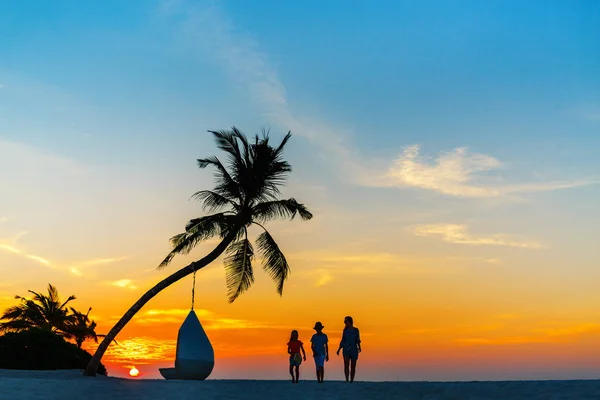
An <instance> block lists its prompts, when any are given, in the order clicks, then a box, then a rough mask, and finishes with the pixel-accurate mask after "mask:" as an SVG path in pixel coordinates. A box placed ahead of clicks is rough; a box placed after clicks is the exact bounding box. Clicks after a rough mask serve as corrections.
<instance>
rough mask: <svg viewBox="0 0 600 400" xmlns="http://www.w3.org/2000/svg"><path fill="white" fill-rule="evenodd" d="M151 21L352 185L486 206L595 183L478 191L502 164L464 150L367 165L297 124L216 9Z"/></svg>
mask: <svg viewBox="0 0 600 400" xmlns="http://www.w3.org/2000/svg"><path fill="white" fill-rule="evenodd" d="M159 13H161V14H162V15H163V17H166V18H172V17H175V16H183V20H184V21H185V22H184V23H183V27H184V35H185V37H184V39H185V41H186V42H187V43H188V44H189V45H190V46H191V47H193V48H194V50H195V49H196V48H197V47H198V46H200V48H201V49H202V50H204V51H205V52H206V54H208V55H209V56H210V57H212V58H213V59H214V61H215V62H217V63H218V64H219V66H220V67H222V68H224V69H225V70H226V71H227V72H228V73H229V76H230V77H231V79H232V80H233V81H234V82H235V83H237V84H240V85H242V86H243V87H245V88H246V89H247V91H248V93H249V95H250V96H251V98H252V99H253V101H254V102H255V104H256V105H257V106H258V107H259V108H260V109H262V110H263V111H264V113H265V114H266V116H267V117H268V118H269V120H270V121H273V123H274V124H275V125H277V126H279V127H280V128H283V129H286V130H287V129H290V130H291V131H292V132H294V133H296V134H298V135H300V136H302V137H304V138H306V139H308V140H309V141H311V142H313V143H314V144H315V145H317V146H318V148H319V150H320V151H322V152H324V153H326V155H327V157H326V158H327V159H334V160H335V162H336V163H337V164H339V165H337V167H338V169H339V170H340V171H343V173H344V177H345V178H348V179H349V180H351V181H353V182H354V183H356V184H359V185H362V186H369V187H400V188H404V187H416V188H421V189H427V190H433V191H436V192H438V193H441V194H444V195H449V196H456V197H463V198H494V197H507V196H509V195H511V194H513V195H514V194H518V193H531V192H540V191H551V190H557V189H567V188H574V187H579V186H585V185H590V184H595V183H598V181H597V180H589V179H582V180H569V181H564V182H541V183H526V184H522V185H512V186H510V185H509V186H497V185H493V184H490V183H489V182H488V183H485V181H486V180H487V179H488V177H485V176H482V175H479V173H481V172H488V171H492V170H497V169H499V168H500V167H502V163H501V162H500V161H499V160H497V159H496V158H494V157H491V156H488V155H484V154H469V153H468V152H467V149H466V148H464V147H460V148H456V149H453V150H451V151H449V152H446V153H444V154H442V155H441V156H440V157H439V158H438V159H437V160H435V161H434V162H433V163H429V162H428V161H427V160H425V159H423V158H421V157H420V155H419V146H418V145H412V146H408V147H405V148H404V150H403V152H402V154H401V155H400V157H398V158H397V159H396V160H393V161H391V162H390V163H385V162H382V161H381V160H378V159H367V157H365V156H364V155H363V154H360V153H359V152H358V150H356V149H354V148H352V146H350V145H348V140H347V138H345V136H344V135H342V134H340V133H339V130H337V129H334V128H330V127H328V126H327V124H326V123H324V122H322V121H318V122H314V121H307V120H306V119H303V120H301V119H300V118H298V117H297V116H296V115H294V113H293V111H292V110H291V109H290V107H289V105H288V102H287V94H286V88H285V85H284V84H283V82H282V81H281V79H280V78H279V74H278V72H277V70H276V69H275V68H274V67H273V65H272V62H271V61H270V58H269V56H268V55H267V54H266V53H265V52H264V51H262V50H261V48H260V45H259V43H258V42H257V41H256V40H255V39H254V38H253V37H252V35H250V34H248V33H245V32H242V31H241V30H240V29H239V27H237V26H236V25H235V24H234V22H233V21H231V19H230V18H228V16H227V15H226V14H225V13H224V12H223V10H222V9H220V8H219V7H218V6H217V5H215V4H214V3H211V5H209V6H206V5H199V4H197V3H193V4H192V3H190V2H186V1H184V0H165V1H163V2H162V3H161V5H160V6H159ZM178 21H179V19H178ZM178 42H181V41H178ZM360 160H364V161H360ZM390 164H391V165H390Z"/></svg>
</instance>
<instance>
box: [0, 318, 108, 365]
mask: <svg viewBox="0 0 600 400" xmlns="http://www.w3.org/2000/svg"><path fill="white" fill-rule="evenodd" d="M91 358H92V355H91V354H90V353H88V352H87V351H85V350H83V349H81V348H79V347H77V346H76V345H75V344H73V343H69V342H67V341H66V340H65V339H64V337H62V336H60V335H58V334H57V333H55V332H52V331H50V330H47V329H40V328H28V329H25V330H21V331H18V332H8V333H5V334H4V335H2V336H0V369H28V370H56V369H84V368H85V367H86V365H87V364H88V362H89V361H90V359H91ZM98 367H99V368H98V373H99V374H101V375H107V371H106V368H105V367H104V365H102V364H100V365H99V366H98Z"/></svg>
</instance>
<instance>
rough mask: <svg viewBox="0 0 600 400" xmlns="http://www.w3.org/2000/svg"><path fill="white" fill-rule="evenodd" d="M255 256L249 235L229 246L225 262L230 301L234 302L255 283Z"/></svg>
mask: <svg viewBox="0 0 600 400" xmlns="http://www.w3.org/2000/svg"><path fill="white" fill-rule="evenodd" d="M253 258H254V250H253V248H252V244H251V243H250V241H249V240H248V238H247V237H246V238H244V239H241V240H238V241H236V242H233V243H232V244H231V245H229V247H228V248H227V250H226V253H225V259H224V264H225V281H226V284H227V296H228V297H229V302H230V303H233V302H234V301H235V299H237V298H238V296H239V295H240V294H242V293H244V292H245V291H246V290H248V289H249V288H250V286H252V283H254V273H253V271H252V259H253Z"/></svg>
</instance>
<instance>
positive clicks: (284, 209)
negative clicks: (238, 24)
mask: <svg viewBox="0 0 600 400" xmlns="http://www.w3.org/2000/svg"><path fill="white" fill-rule="evenodd" d="M209 132H210V133H211V134H212V135H213V137H214V139H215V141H216V143H217V147H218V148H219V149H220V150H223V151H224V152H225V153H226V156H227V162H226V163H227V167H225V165H224V164H223V163H222V162H221V161H220V160H219V159H218V158H217V157H214V156H213V157H208V158H202V159H199V160H198V167H200V168H201V169H203V168H206V167H208V166H211V167H213V168H215V180H216V182H215V183H216V186H215V188H214V189H213V190H201V191H199V192H197V193H195V194H194V195H193V196H192V197H193V198H194V199H196V200H198V201H200V202H201V204H202V206H203V208H204V210H205V211H206V212H209V213H210V212H213V213H214V214H211V215H208V216H204V217H200V218H196V219H193V220H191V221H189V223H188V224H187V225H186V227H185V232H183V233H180V234H178V235H175V236H173V237H172V238H171V244H172V246H173V249H172V250H171V252H170V253H169V254H168V255H167V256H166V258H165V259H164V260H163V261H162V263H161V264H160V265H159V266H158V268H159V269H161V268H164V267H166V266H167V265H168V264H169V263H170V262H171V260H172V259H173V257H175V256H176V255H178V254H188V253H189V252H190V251H191V250H192V249H193V248H194V247H195V246H196V245H197V244H198V243H199V242H201V241H204V240H207V239H210V238H213V237H219V238H220V239H221V241H220V243H219V244H218V245H217V246H216V247H215V248H214V249H213V250H212V251H211V252H210V253H208V255H206V256H205V257H203V258H202V259H200V260H198V261H194V262H192V263H191V264H189V265H188V266H186V267H184V268H181V269H180V270H178V271H176V272H175V273H173V274H171V275H170V276H168V277H167V278H166V279H164V280H162V281H161V282H159V283H158V284H156V285H155V286H154V287H153V288H151V289H150V290H148V291H147V292H146V293H144V295H143V296H142V297H141V298H140V299H139V300H138V301H137V302H136V303H135V304H134V305H133V306H131V308H130V309H129V310H128V311H127V312H126V313H125V315H123V317H122V318H121V319H120V320H119V321H118V322H117V324H116V325H115V326H114V327H113V328H112V329H111V330H110V331H109V332H108V334H107V335H106V337H105V338H104V340H103V341H102V343H100V346H98V348H97V349H96V353H95V354H94V356H93V358H92V359H91V360H90V363H89V364H88V366H87V368H86V371H85V375H89V376H94V375H95V374H96V370H97V368H98V365H99V363H100V360H101V358H102V356H103V355H104V352H105V351H106V349H107V348H108V346H109V344H110V342H111V341H112V340H113V339H114V338H115V337H116V336H117V334H118V333H119V332H120V331H121V329H123V327H124V326H125V325H126V324H127V323H128V322H129V321H130V320H131V319H132V318H133V316H134V315H135V314H136V313H137V312H138V311H139V310H140V309H141V308H142V307H143V306H144V305H145V304H146V303H147V302H148V301H149V300H150V299H152V298H153V297H154V296H156V295H157V294H158V293H159V292H160V291H162V290H163V289H165V288H167V287H168V286H170V285H171V284H173V283H175V282H177V281H178V280H180V279H182V278H183V277H185V276H187V275H189V274H191V273H193V272H195V271H197V270H199V269H201V268H204V267H205V266H207V265H208V264H210V263H211V262H212V261H214V260H215V259H217V257H219V256H220V255H221V254H223V253H224V252H225V258H224V265H225V273H226V283H227V289H228V297H229V302H233V301H235V299H236V298H238V296H239V295H240V294H242V293H243V292H245V291H246V290H248V288H250V286H251V285H252V283H253V282H254V274H253V270H252V261H253V259H254V248H253V247H252V244H251V243H250V241H249V240H248V228H249V227H250V226H252V225H254V226H257V227H259V228H261V229H262V231H263V232H262V233H261V234H260V235H259V236H258V238H257V240H256V246H257V249H258V252H259V255H260V256H261V258H262V262H263V269H264V270H265V271H266V272H267V273H268V274H269V275H270V276H271V277H272V278H273V279H274V280H275V283H276V285H277V292H278V293H279V295H282V294H283V285H284V282H285V280H286V279H287V277H288V275H289V271H290V268H289V265H288V262H287V260H286V258H285V256H284V255H283V253H282V252H281V250H280V248H279V246H278V245H277V243H276V242H275V240H274V239H273V237H272V236H271V234H270V233H269V232H268V231H267V230H266V229H265V227H264V224H265V223H266V222H268V221H271V220H274V219H277V218H290V219H293V218H294V217H295V216H296V215H300V218H302V219H303V220H309V219H311V218H312V214H311V213H310V212H309V211H308V210H307V209H306V207H305V206H304V205H303V204H301V203H298V202H297V201H296V200H295V199H293V198H290V199H280V198H279V197H280V195H281V192H280V190H279V188H280V186H282V185H283V184H284V183H285V180H286V178H287V175H288V174H289V173H290V172H291V171H292V168H291V166H290V164H289V163H288V162H287V161H285V160H284V159H283V149H284V147H285V145H286V143H287V142H288V141H289V139H290V137H291V133H290V132H288V134H287V135H286V136H285V137H284V138H283V140H282V141H281V143H280V144H279V145H278V146H277V147H274V146H272V145H271V144H270V143H269V135H268V132H264V131H263V135H262V137H259V136H258V135H256V136H255V137H254V140H253V141H252V142H250V141H249V140H248V138H247V137H246V136H245V135H244V134H243V133H242V132H240V131H239V130H238V129H237V128H235V127H233V128H232V129H231V130H230V131H209Z"/></svg>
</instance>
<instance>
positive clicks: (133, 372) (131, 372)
mask: <svg viewBox="0 0 600 400" xmlns="http://www.w3.org/2000/svg"><path fill="white" fill-rule="evenodd" d="M139 374H140V371H138V369H137V368H136V367H132V368H131V369H130V370H129V376H138V375H139Z"/></svg>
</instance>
